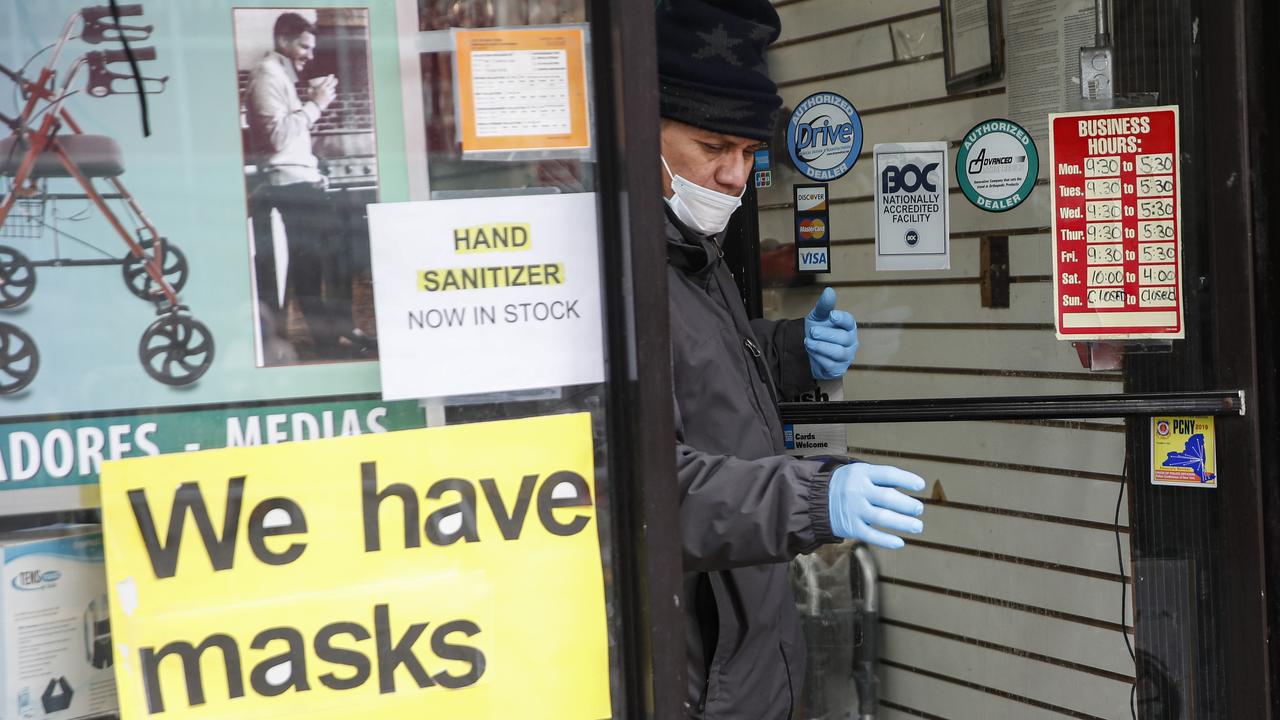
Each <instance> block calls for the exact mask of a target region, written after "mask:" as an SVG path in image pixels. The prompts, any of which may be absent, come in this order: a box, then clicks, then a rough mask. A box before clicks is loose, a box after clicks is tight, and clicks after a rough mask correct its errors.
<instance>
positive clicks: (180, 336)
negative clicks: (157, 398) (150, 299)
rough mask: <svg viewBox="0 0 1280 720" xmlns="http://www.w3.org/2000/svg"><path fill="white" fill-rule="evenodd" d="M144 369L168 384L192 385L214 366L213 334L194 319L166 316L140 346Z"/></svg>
mask: <svg viewBox="0 0 1280 720" xmlns="http://www.w3.org/2000/svg"><path fill="white" fill-rule="evenodd" d="M138 358H139V359H140V360H141V361H142V368H143V369H144V370H146V371H147V374H148V375H150V376H151V377H152V378H153V379H155V380H158V381H160V382H162V383H164V384H165V385H190V384H191V383H193V382H195V381H196V380H199V379H200V376H202V375H204V374H205V371H206V370H208V369H209V365H210V364H212V363H213V334H212V333H210V332H209V328H208V327H206V326H205V324H204V323H202V322H200V321H199V320H196V319H195V318H193V317H188V316H186V315H179V314H178V313H176V312H170V313H166V314H165V315H163V316H161V317H160V318H159V319H158V320H156V321H155V322H153V323H151V326H150V327H148V328H147V330H146V332H144V333H142V340H141V341H140V342H139V343H138Z"/></svg>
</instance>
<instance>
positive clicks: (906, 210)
mask: <svg viewBox="0 0 1280 720" xmlns="http://www.w3.org/2000/svg"><path fill="white" fill-rule="evenodd" d="M874 161H875V169H876V175H875V177H876V270H946V269H948V268H950V267H951V237H950V236H951V218H950V217H949V214H950V202H951V201H950V193H948V191H947V184H948V181H947V143H945V142H912V143H879V144H877V145H876V146H875V149H874Z"/></svg>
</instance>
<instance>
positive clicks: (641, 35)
mask: <svg viewBox="0 0 1280 720" xmlns="http://www.w3.org/2000/svg"><path fill="white" fill-rule="evenodd" d="M590 8H591V31H592V48H591V52H592V66H593V67H594V68H595V82H594V90H595V116H596V129H597V136H598V151H597V157H598V159H599V169H598V175H597V176H598V178H599V180H600V188H599V193H598V197H599V210H600V215H599V230H600V237H601V242H600V247H601V253H602V259H603V261H604V262H603V265H604V268H605V276H604V288H603V295H604V311H605V312H604V315H605V325H606V330H607V333H606V338H607V342H608V346H607V347H608V358H609V361H608V381H609V382H608V391H609V392H608V403H609V408H608V413H607V417H608V419H609V425H608V437H609V450H608V462H609V482H610V483H611V484H612V485H613V492H612V493H611V494H610V502H611V503H613V507H612V509H611V514H612V517H613V519H614V520H615V529H616V530H615V532H614V547H613V548H612V551H613V552H612V558H613V559H614V561H615V562H616V563H617V564H616V565H615V566H614V568H613V575H614V577H615V578H616V579H617V582H618V583H619V585H620V587H621V592H620V593H619V601H620V602H621V604H622V607H621V608H619V611H620V614H621V617H622V628H621V632H622V637H621V638H619V640H620V642H619V645H620V652H621V660H622V672H623V676H624V679H625V690H624V695H625V699H624V703H623V709H622V712H621V713H620V715H619V716H620V717H627V718H635V720H645V719H649V720H658V719H665V718H676V717H684V716H685V714H686V713H685V697H686V695H687V693H688V688H687V687H686V685H685V677H684V668H685V642H684V631H683V629H682V628H683V627H684V615H683V610H682V609H681V607H680V602H679V599H678V598H679V595H680V593H681V582H682V579H681V568H680V556H681V549H680V506H679V503H680V498H679V486H678V484H677V483H676V479H675V464H674V463H673V462H672V457H673V456H672V454H671V453H672V448H673V445H672V438H674V437H675V427H674V424H675V411H674V409H673V407H672V403H673V400H672V395H671V363H670V358H671V349H670V329H669V327H668V322H669V312H670V311H669V308H668V301H667V286H666V278H667V264H666V243H665V242H664V241H663V238H664V236H665V235H664V230H663V223H664V216H663V210H662V185H661V181H660V179H661V177H662V170H661V168H660V166H659V163H658V155H659V151H658V82H657V75H658V73H657V47H656V44H655V42H654V37H655V30H654V11H653V5H652V4H651V3H638V2H631V1H630V0H592V2H591V4H590Z"/></svg>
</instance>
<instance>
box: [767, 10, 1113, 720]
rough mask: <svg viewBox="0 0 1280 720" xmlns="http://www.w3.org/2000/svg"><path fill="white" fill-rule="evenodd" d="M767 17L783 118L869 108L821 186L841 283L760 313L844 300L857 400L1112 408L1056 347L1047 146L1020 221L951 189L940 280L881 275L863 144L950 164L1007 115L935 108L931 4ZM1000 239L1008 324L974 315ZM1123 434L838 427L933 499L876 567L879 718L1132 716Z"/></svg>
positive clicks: (1013, 426)
mask: <svg viewBox="0 0 1280 720" xmlns="http://www.w3.org/2000/svg"><path fill="white" fill-rule="evenodd" d="M776 4H777V6H778V11H779V15H780V16H781V17H782V21H783V32H782V35H781V38H780V42H779V43H778V44H777V46H776V47H775V48H774V49H773V50H771V54H770V67H771V70H772V72H773V74H774V77H775V79H776V80H777V81H778V83H779V87H780V92H781V94H782V96H783V99H784V101H785V103H786V105H787V106H788V107H794V106H795V105H796V103H798V102H799V101H800V100H802V99H803V98H804V97H806V96H808V95H809V94H811V93H814V92H818V91H821V90H830V91H835V92H838V93H840V94H842V95H844V96H845V97H847V98H849V100H850V101H852V102H853V104H854V105H855V106H856V107H858V109H859V110H860V112H861V114H862V121H863V126H864V129H865V132H866V145H865V148H864V150H865V152H864V153H863V155H862V158H861V160H860V162H859V164H858V165H857V166H855V168H854V170H853V171H852V172H850V174H848V175H846V176H845V177H844V178H843V179H841V180H840V181H838V182H836V183H833V184H832V185H831V225H832V229H833V235H832V238H833V241H834V242H833V247H832V266H833V267H834V268H835V272H834V273H832V274H830V275H826V276H819V280H818V284H817V285H816V286H812V287H805V288H796V289H786V290H770V291H767V292H766V296H765V308H766V314H767V315H769V316H773V317H797V316H800V315H803V314H804V313H805V312H807V311H808V309H809V308H810V307H811V306H812V304H813V302H814V300H815V299H816V297H817V293H818V292H819V290H820V289H821V288H822V287H823V286H827V285H830V286H834V287H836V288H837V290H838V292H839V297H840V305H841V306H842V307H845V308H849V309H851V310H853V311H854V313H855V315H856V316H857V318H858V323H859V338H860V341H861V348H860V350H859V352H858V359H857V363H856V364H855V365H854V366H853V368H851V370H850V372H849V374H848V375H847V376H846V377H845V397H846V398H849V399H892V398H920V397H948V396H950V397H956V396H981V395H1047V394H1086V393H1112V392H1120V391H1121V390H1122V382H1121V377H1120V376H1119V375H1118V374H1115V373H1091V372H1088V371H1086V370H1084V369H1082V368H1081V365H1080V361H1079V359H1078V357H1077V354H1076V352H1075V351H1074V350H1073V349H1072V348H1071V346H1070V345H1069V344H1068V343H1065V342H1062V341H1059V340H1056V339H1055V338H1054V335H1053V314H1052V313H1053V297H1052V295H1053V283H1052V278H1051V272H1052V256H1051V254H1050V253H1051V252H1052V248H1051V244H1050V238H1049V229H1048V227H1047V226H1048V223H1049V193H1048V191H1047V187H1045V186H1044V185H1043V177H1044V174H1045V173H1047V171H1048V149H1047V148H1041V172H1042V183H1041V186H1040V187H1039V188H1038V189H1037V191H1036V192H1035V193H1034V194H1033V195H1032V196H1031V199H1030V200H1029V201H1028V202H1026V203H1024V204H1023V205H1022V206H1021V207H1019V208H1017V209H1016V210H1013V211H1011V212H1008V213H1003V214H993V213H985V212H981V211H979V210H978V209H976V208H974V207H973V206H972V205H970V204H969V203H968V202H967V201H966V200H965V199H964V197H963V196H962V195H960V193H959V191H958V190H955V191H953V193H952V196H951V212H952V226H951V229H952V268H951V269H950V270H946V271H932V272H907V273H903V272H895V273H887V272H880V273H878V272H876V271H875V269H874V267H875V265H874V263H875V255H874V253H875V248H874V244H873V236H874V195H873V192H874V185H873V177H872V171H871V162H870V157H871V147H872V145H874V144H875V143H876V142H903V141H913V140H946V141H949V142H951V143H952V155H951V159H952V160H954V148H955V144H956V143H958V141H959V140H960V138H961V137H962V136H963V134H964V133H965V132H966V131H968V129H969V128H970V127H972V126H973V125H975V124H976V123H977V122H979V121H981V120H984V119H987V118H991V117H1004V116H1007V115H1008V99H1007V97H1006V96H1005V91H1004V87H1003V86H1002V85H999V84H997V85H993V86H991V87H987V88H981V89H978V90H974V91H969V92H965V93H959V94H956V95H948V94H947V91H946V85H945V82H944V75H943V73H944V71H943V61H942V41H941V27H940V25H941V22H940V14H939V11H938V1H937V0H781V1H780V2H777V3H776ZM774 152H775V158H776V159H777V160H776V161H775V164H774V168H775V169H774V182H775V184H774V187H773V188H772V189H768V190H763V191H761V193H760V195H759V204H760V214H759V219H760V231H761V240H762V241H766V242H767V241H768V240H770V239H773V240H776V241H779V242H782V243H784V244H785V243H790V242H791V241H792V232H793V231H792V222H793V220H792V208H791V204H790V203H791V197H790V188H791V184H792V183H795V182H807V180H805V179H804V178H803V177H800V176H799V175H798V174H797V173H795V172H794V171H793V170H790V169H788V168H787V167H784V165H785V163H783V162H781V156H782V154H784V153H785V152H786V151H785V149H784V148H776V149H775V151H774ZM951 172H952V178H951V183H952V187H953V188H954V187H955V178H954V171H953V170H952V171H951ZM996 235H1000V236H1007V237H1008V238H1009V241H1008V242H1009V260H1010V268H1009V274H1010V276H1011V278H1010V280H1011V285H1010V289H1009V297H1010V306H1009V307H1008V308H984V307H982V304H981V293H980V286H979V283H980V280H981V268H980V246H981V239H982V238H983V237H984V236H996ZM1124 433H1125V426H1124V424H1123V423H1122V422H1119V421H1108V420H1094V421H1088V422H1081V421H1019V422H957V423H911V424H883V425H854V426H850V428H849V445H850V448H851V454H853V455H855V456H857V457H859V458H862V459H865V460H867V461H870V462H877V463H886V464H894V465H899V466H902V467H905V468H909V469H911V470H913V471H915V472H918V473H919V474H921V475H922V476H924V477H925V478H926V479H927V480H928V481H929V487H928V488H927V489H926V491H925V493H924V495H925V496H926V502H927V505H928V507H927V510H926V513H925V527H926V531H925V533H924V534H923V535H922V536H921V537H919V538H918V539H913V540H912V541H911V543H910V544H909V545H908V547H907V548H906V549H904V550H902V551H898V552H891V553H886V552H878V553H877V560H878V561H879V563H880V570H881V576H882V584H881V599H882V614H883V618H884V622H883V638H884V643H883V646H882V653H881V660H882V667H881V674H880V678H881V698H882V702H881V708H880V709H881V717H883V718H920V717H925V718H973V719H975V720H993V719H995V718H1017V719H1018V720H1023V719H1026V718H1127V717H1129V691H1130V683H1131V682H1132V678H1133V674H1134V666H1133V661H1132V660H1131V659H1130V656H1129V651H1128V650H1127V649H1126V646H1125V642H1124V635H1123V634H1122V632H1123V630H1124V626H1123V625H1122V621H1121V608H1122V597H1121V591H1122V588H1123V587H1124V586H1123V585H1122V580H1121V573H1120V568H1121V567H1122V564H1123V567H1124V575H1125V576H1126V577H1127V576H1128V575H1129V574H1130V570H1129V538H1128V532H1129V531H1128V502H1127V499H1126V501H1124V502H1121V503H1120V508H1119V521H1120V527H1119V529H1118V531H1117V528H1116V526H1115V525H1113V522H1114V518H1115V517H1116V514H1117V500H1118V496H1119V493H1120V492H1121V488H1122V487H1123V473H1124V467H1123V461H1124V451H1125V434H1124ZM1126 612H1128V611H1126ZM1125 624H1127V625H1131V624H1132V615H1131V612H1128V614H1127V615H1126V617H1125ZM812 710H813V712H810V713H809V714H810V715H815V716H816V710H817V709H812ZM826 710H827V711H828V712H834V711H835V710H836V709H835V708H827V709H826ZM835 716H837V715H835V714H832V715H831V717H835Z"/></svg>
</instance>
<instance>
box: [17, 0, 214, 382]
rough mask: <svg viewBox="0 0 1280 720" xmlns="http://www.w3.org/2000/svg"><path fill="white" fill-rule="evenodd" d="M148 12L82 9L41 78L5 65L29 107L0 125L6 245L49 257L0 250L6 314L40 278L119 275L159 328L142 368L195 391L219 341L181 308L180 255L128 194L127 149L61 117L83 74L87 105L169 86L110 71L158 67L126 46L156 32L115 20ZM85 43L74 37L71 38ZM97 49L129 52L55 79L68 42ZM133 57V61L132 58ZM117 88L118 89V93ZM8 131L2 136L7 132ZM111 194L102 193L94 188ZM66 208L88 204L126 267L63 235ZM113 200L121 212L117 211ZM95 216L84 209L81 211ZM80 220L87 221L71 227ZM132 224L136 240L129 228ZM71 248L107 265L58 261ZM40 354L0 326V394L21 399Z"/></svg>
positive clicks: (141, 352)
mask: <svg viewBox="0 0 1280 720" xmlns="http://www.w3.org/2000/svg"><path fill="white" fill-rule="evenodd" d="M141 14H142V5H140V4H139V5H119V6H117V8H116V12H115V13H114V14H113V13H112V9H111V7H110V6H106V5H101V6H94V7H87V8H84V9H83V10H79V11H76V12H74V13H72V14H71V17H70V18H68V19H67V22H66V24H65V25H64V27H63V30H62V34H61V35H60V36H59V37H58V39H57V41H56V42H54V43H53V44H52V45H50V46H49V47H47V48H45V49H44V50H41V51H40V52H37V53H36V54H35V55H33V56H32V57H31V59H29V60H28V61H27V63H26V65H30V64H31V63H32V62H33V61H34V60H35V59H36V57H38V56H39V55H40V54H42V53H43V52H45V51H48V50H52V52H51V54H50V56H49V58H48V61H47V62H46V63H45V64H44V67H43V68H41V70H40V73H39V75H38V76H37V77H36V79H35V80H30V79H28V78H27V77H26V76H24V74H23V72H24V71H25V69H26V65H24V66H23V67H22V68H19V69H17V70H14V69H11V68H7V67H5V66H4V65H2V64H0V74H2V75H4V76H6V77H8V78H9V79H10V80H12V81H13V82H14V83H15V84H16V85H17V89H18V90H20V91H21V93H22V98H23V103H22V106H21V108H20V109H19V111H18V115H17V117H9V116H7V115H4V114H3V113H0V123H3V125H5V126H7V127H8V128H9V130H10V135H9V136H8V137H5V138H3V139H0V197H2V198H3V201H2V202H0V238H2V239H3V240H5V241H7V240H10V239H19V240H42V239H43V238H44V235H45V231H49V232H50V234H51V236H52V240H53V246H54V247H53V249H54V252H53V257H52V258H51V259H47V260H34V261H33V260H31V259H29V258H28V256H27V255H26V254H24V253H23V252H21V251H20V250H19V249H18V248H15V247H11V246H8V245H0V310H6V309H12V308H16V307H18V306H20V305H22V304H23V303H24V302H26V301H27V300H28V299H29V298H30V297H31V295H32V293H34V292H35V288H36V268H40V267H89V266H101V265H119V266H120V268H121V270H122V274H123V279H124V283H125V286H126V287H127V288H128V289H129V291H130V292H132V293H133V294H134V295H136V296H137V297H139V298H141V299H142V300H146V301H148V302H152V303H154V304H155V306H156V314H157V316H158V317H157V319H156V320H155V321H154V322H152V323H151V325H150V326H149V327H147V329H146V330H145V331H144V332H143V333H142V338H141V340H140V341H139V343H138V358H139V360H140V362H141V364H142V367H143V369H144V370H145V371H146V372H147V374H148V375H150V376H151V377H152V378H153V379H155V380H157V381H159V382H161V383H164V384H166V385H174V386H178V385H189V384H191V383H193V382H195V381H196V380H198V379H199V378H200V377H201V376H202V375H204V373H205V372H206V371H207V370H208V369H209V365H210V364H211V363H212V362H213V351H214V344H213V335H212V334H211V333H210V332H209V329H208V328H207V327H206V326H205V325H204V323H201V322H200V321H198V320H196V319H195V318H193V317H191V315H190V313H189V311H188V309H187V308H186V307H185V306H183V305H181V304H180V303H179V301H178V293H179V292H180V291H181V290H182V287H183V285H184V284H186V281H187V260H186V257H185V256H184V255H183V254H182V252H181V251H180V250H178V248H177V247H176V246H175V245H174V244H173V243H171V242H169V241H168V239H167V238H165V237H163V236H162V235H161V234H160V232H159V231H158V230H157V229H156V227H155V226H154V225H153V224H152V223H151V221H150V220H149V219H147V216H146V214H144V213H143V212H142V208H141V207H140V206H139V205H138V203H137V201H136V200H135V199H134V197H133V195H132V194H130V193H129V191H128V189H126V188H125V185H124V183H123V182H121V180H120V175H121V174H123V173H124V165H123V161H122V159H121V153H120V146H119V145H118V144H117V143H116V141H115V140H113V139H112V138H110V137H107V136H105V135H89V134H86V133H85V132H84V131H83V130H82V129H81V127H80V125H79V124H77V123H76V121H75V119H73V118H72V116H71V113H70V112H69V111H68V110H67V108H66V107H65V104H66V100H67V98H68V97H70V96H72V95H75V94H76V93H78V92H80V91H79V90H72V89H71V87H72V83H73V82H74V81H75V79H76V76H77V75H78V74H79V73H80V71H81V70H82V69H85V68H87V69H88V71H89V77H88V81H87V83H86V86H85V88H84V91H85V92H87V93H88V94H89V95H90V96H92V97H95V98H104V97H107V96H110V95H116V94H135V95H136V94H138V93H143V94H153V93H159V92H163V91H164V87H165V84H166V83H167V81H168V78H167V77H162V78H142V77H136V76H135V75H133V74H124V73H118V72H115V71H113V70H111V69H110V68H109V67H108V66H109V65H111V64H112V63H121V62H126V61H130V62H136V61H146V60H154V59H155V57H156V51H155V48H154V47H139V48H130V47H129V45H128V43H129V42H131V41H132V42H139V41H144V40H146V39H147V38H148V37H150V35H151V31H152V27H151V26H150V25H146V26H137V25H125V24H122V23H121V21H120V17H127V16H139V15H141ZM77 27H78V28H79V29H80V32H79V35H78V36H74V35H73V32H74V31H75V30H76V28H77ZM77 37H78V39H79V40H80V41H82V42H85V43H88V44H91V45H97V44H99V43H104V42H106V43H116V42H118V43H122V44H123V45H124V47H123V49H119V50H116V49H110V50H100V51H98V50H95V51H91V52H87V53H85V54H84V55H82V56H80V57H77V58H76V59H75V61H74V62H72V63H71V65H70V67H68V68H67V69H66V71H65V73H64V75H63V80H62V81H61V83H59V82H58V78H57V75H58V71H57V70H56V69H55V68H56V66H57V63H58V59H59V57H60V56H61V54H62V51H63V50H64V48H65V46H66V45H67V43H68V42H69V41H71V40H73V39H76V38H77ZM130 53H132V58H130ZM117 83H120V85H119V87H117ZM0 132H2V130H0ZM50 179H56V180H59V181H65V180H69V181H72V182H74V183H75V185H77V186H78V192H50V190H49V180H50ZM95 179H100V180H102V181H104V182H105V183H106V184H107V185H108V186H109V190H108V191H107V192H100V191H99V190H98V189H97V187H96V186H95V183H94V180H95ZM59 200H88V201H90V207H91V208H93V209H96V210H97V212H99V213H101V215H102V217H103V218H104V219H105V220H106V221H107V223H108V224H109V225H110V226H111V228H112V229H113V231H114V234H116V235H118V236H119V237H120V240H121V241H123V242H124V245H125V247H126V248H127V252H125V254H124V256H123V257H120V256H118V255H112V254H111V253H109V252H107V251H105V250H102V249H101V248H97V247H95V246H93V245H91V244H89V243H88V242H85V241H84V240H81V239H80V238H77V237H75V236H73V235H71V234H70V233H67V232H65V231H63V230H61V229H59V227H58V222H57V221H58V219H59V218H58V214H57V207H56V203H57V201H59ZM108 201H115V202H116V203H117V204H118V206H119V207H120V208H122V210H123V214H122V213H119V212H115V211H113V210H112V209H111V205H109V204H108ZM89 211H90V209H89V208H86V210H85V211H84V212H82V213H80V215H81V216H83V215H84V214H85V213H88V212H89ZM67 219H68V220H77V219H83V218H82V217H72V218H67ZM125 219H128V220H129V221H130V225H131V226H132V228H133V229H132V231H130V230H129V229H127V228H126V225H125ZM63 238H66V239H68V240H71V241H74V242H76V243H78V244H81V245H84V246H86V247H89V248H92V249H94V250H96V251H98V252H100V253H102V254H103V255H104V256H105V257H103V258H99V259H73V258H67V257H63V256H62V255H61V253H60V251H59V242H60V240H61V239H63ZM39 368H40V354H39V351H38V349H37V348H36V344H35V341H34V340H33V339H32V338H31V336H30V335H28V334H27V333H26V332H25V331H23V330H22V329H21V328H19V327H18V326H17V325H14V324H12V323H8V322H4V321H3V320H0V395H10V394H13V393H16V392H18V391H20V390H22V389H23V388H25V387H26V386H27V385H29V384H30V383H31V381H32V380H34V379H35V376H36V373H37V372H38V370H39Z"/></svg>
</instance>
